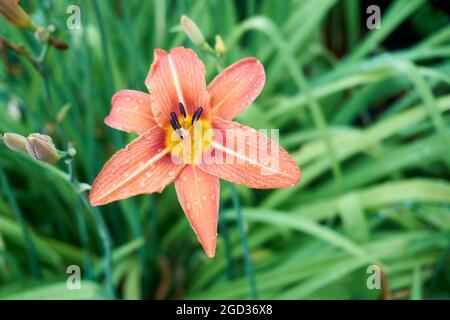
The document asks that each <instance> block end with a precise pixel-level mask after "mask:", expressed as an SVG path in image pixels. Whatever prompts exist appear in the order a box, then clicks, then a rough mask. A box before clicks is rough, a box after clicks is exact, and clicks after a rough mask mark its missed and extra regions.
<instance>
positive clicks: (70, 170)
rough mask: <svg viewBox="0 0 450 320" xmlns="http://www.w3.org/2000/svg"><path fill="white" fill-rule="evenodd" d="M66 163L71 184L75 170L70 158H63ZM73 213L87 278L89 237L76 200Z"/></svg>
mask: <svg viewBox="0 0 450 320" xmlns="http://www.w3.org/2000/svg"><path fill="white" fill-rule="evenodd" d="M65 162H66V164H67V173H68V175H69V181H70V183H71V184H73V183H76V181H75V172H74V167H73V165H72V159H67V160H65ZM75 214H76V218H77V224H78V230H79V232H80V240H81V245H82V246H83V249H84V252H83V265H84V269H85V270H86V277H87V278H88V279H90V278H91V276H92V261H91V258H90V255H89V237H88V230H87V224H86V221H85V220H84V217H83V211H82V210H81V208H80V205H79V203H78V202H75Z"/></svg>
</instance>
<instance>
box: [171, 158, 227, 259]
mask: <svg viewBox="0 0 450 320" xmlns="http://www.w3.org/2000/svg"><path fill="white" fill-rule="evenodd" d="M175 189H176V191H177V195H178V200H179V201H180V204H181V206H182V207H183V210H184V213H185V214H186V217H187V218H188V220H189V222H190V224H191V226H192V228H193V229H194V231H195V233H196V234H197V237H198V239H199V240H200V243H201V244H202V246H203V249H204V250H205V252H206V255H207V256H208V257H210V258H212V257H214V254H215V251H216V240H217V214H218V211H219V193H220V183H219V179H218V178H216V177H214V176H211V175H209V174H207V173H206V172H204V171H202V170H201V169H199V168H198V167H196V166H195V165H187V166H186V167H185V168H184V169H183V171H182V172H181V173H180V175H179V176H178V178H177V180H175Z"/></svg>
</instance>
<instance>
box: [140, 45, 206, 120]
mask: <svg viewBox="0 0 450 320" xmlns="http://www.w3.org/2000/svg"><path fill="white" fill-rule="evenodd" d="M145 84H146V85H147V87H148V89H149V91H150V95H151V99H152V111H153V115H154V117H155V120H156V121H157V123H158V124H159V126H160V127H162V128H166V127H167V126H168V125H169V124H170V113H171V112H175V113H176V114H178V115H179V114H180V112H179V103H180V102H181V103H183V105H184V107H185V109H186V111H187V113H188V114H190V115H192V114H193V113H194V112H195V110H197V108H198V107H202V108H203V110H204V113H205V114H206V113H207V112H208V109H209V94H208V92H207V91H206V84H205V66H204V65H203V62H202V61H201V60H200V59H199V58H198V57H197V54H196V53H195V52H194V51H192V50H191V49H185V48H174V49H172V50H170V53H167V52H166V51H164V50H161V49H156V50H155V60H154V62H153V64H152V66H151V67H150V71H149V73H148V75H147V79H146V80H145Z"/></svg>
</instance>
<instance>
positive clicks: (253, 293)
mask: <svg viewBox="0 0 450 320" xmlns="http://www.w3.org/2000/svg"><path fill="white" fill-rule="evenodd" d="M230 192H231V200H232V202H233V206H234V210H235V211H236V221H237V224H238V228H239V236H240V238H241V244H242V250H243V252H244V263H245V273H246V274H247V278H248V281H249V284H250V297H251V298H252V299H254V300H256V299H258V290H257V288H256V281H255V275H254V273H253V265H252V259H251V257H250V248H249V245H248V240H247V234H246V232H245V228H244V218H243V216H242V211H241V205H240V202H239V197H238V194H237V191H236V187H235V186H234V184H232V183H230Z"/></svg>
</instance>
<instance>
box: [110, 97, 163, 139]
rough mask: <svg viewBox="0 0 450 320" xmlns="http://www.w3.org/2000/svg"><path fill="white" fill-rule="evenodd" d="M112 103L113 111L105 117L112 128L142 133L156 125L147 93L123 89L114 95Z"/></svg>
mask: <svg viewBox="0 0 450 320" xmlns="http://www.w3.org/2000/svg"><path fill="white" fill-rule="evenodd" d="M111 105H112V108H111V112H110V113H109V115H108V117H106V118H105V123H106V124H107V125H108V126H110V127H111V128H115V129H118V130H122V131H127V132H136V133H138V134H141V133H144V132H145V131H147V130H148V129H150V128H151V127H153V126H155V125H156V122H155V119H153V113H152V110H151V107H150V106H151V102H150V95H149V94H147V93H144V92H140V91H135V90H121V91H119V92H117V93H116V94H115V95H114V96H113V97H112V99H111Z"/></svg>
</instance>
